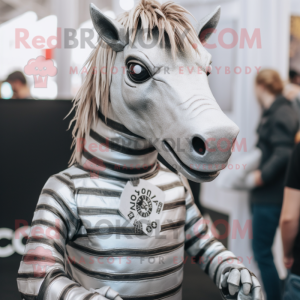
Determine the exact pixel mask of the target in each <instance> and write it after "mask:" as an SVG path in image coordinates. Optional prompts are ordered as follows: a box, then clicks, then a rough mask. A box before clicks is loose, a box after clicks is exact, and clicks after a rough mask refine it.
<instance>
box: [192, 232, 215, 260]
mask: <svg viewBox="0 0 300 300" xmlns="http://www.w3.org/2000/svg"><path fill="white" fill-rule="evenodd" d="M215 243H220V242H219V241H217V240H216V239H214V238H213V239H211V240H210V241H208V242H207V243H206V244H205V245H204V246H203V247H202V248H201V249H200V250H199V252H198V253H197V254H196V255H195V261H196V262H198V261H199V259H200V258H201V257H203V256H204V254H205V252H206V251H207V250H208V249H209V248H210V247H211V246H212V245H213V244H215Z"/></svg>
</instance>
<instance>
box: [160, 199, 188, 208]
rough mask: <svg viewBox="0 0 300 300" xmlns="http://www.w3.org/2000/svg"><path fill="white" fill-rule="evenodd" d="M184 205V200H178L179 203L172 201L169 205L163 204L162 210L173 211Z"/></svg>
mask: <svg viewBox="0 0 300 300" xmlns="http://www.w3.org/2000/svg"><path fill="white" fill-rule="evenodd" d="M184 205H185V200H179V201H174V202H170V203H165V205H164V209H163V210H170V209H174V208H177V207H180V206H184Z"/></svg>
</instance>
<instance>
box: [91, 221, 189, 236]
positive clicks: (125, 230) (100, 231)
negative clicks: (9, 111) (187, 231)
mask: <svg viewBox="0 0 300 300" xmlns="http://www.w3.org/2000/svg"><path fill="white" fill-rule="evenodd" d="M128 224H129V223H128ZM184 224H185V221H184V220H183V221H177V222H172V223H168V224H162V225H161V232H163V231H166V230H172V229H173V230H174V229H177V228H180V227H182V226H184ZM86 231H87V234H88V235H107V234H122V235H146V234H145V233H144V232H142V231H139V232H136V229H135V228H134V227H124V226H122V227H117V226H112V227H101V228H87V229H86Z"/></svg>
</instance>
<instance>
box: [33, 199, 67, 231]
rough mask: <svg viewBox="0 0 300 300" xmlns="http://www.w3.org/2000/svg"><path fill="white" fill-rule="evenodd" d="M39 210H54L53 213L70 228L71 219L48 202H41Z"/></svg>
mask: <svg viewBox="0 0 300 300" xmlns="http://www.w3.org/2000/svg"><path fill="white" fill-rule="evenodd" d="M38 210H46V211H50V212H52V213H53V214H55V215H56V216H57V217H58V218H59V219H60V220H61V221H62V222H63V223H64V225H65V227H66V228H67V230H70V224H69V220H66V219H65V218H64V216H63V215H62V214H61V213H60V212H59V211H58V210H57V209H56V208H55V207H53V206H51V205H48V204H39V205H38V206H37V207H36V209H35V211H38Z"/></svg>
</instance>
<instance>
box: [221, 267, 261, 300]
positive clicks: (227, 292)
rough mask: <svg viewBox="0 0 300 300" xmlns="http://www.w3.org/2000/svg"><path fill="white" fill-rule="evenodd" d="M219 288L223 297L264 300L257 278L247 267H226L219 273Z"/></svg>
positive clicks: (239, 299)
mask: <svg viewBox="0 0 300 300" xmlns="http://www.w3.org/2000/svg"><path fill="white" fill-rule="evenodd" d="M219 288H220V290H221V293H222V296H223V299H226V300H227V299H237V300H264V296H263V294H262V291H261V286H260V283H259V281H258V280H257V278H256V277H255V276H254V274H252V273H251V272H250V271H248V270H247V269H245V268H244V269H236V268H227V269H225V270H224V271H223V273H222V275H221V280H220V285H219Z"/></svg>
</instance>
